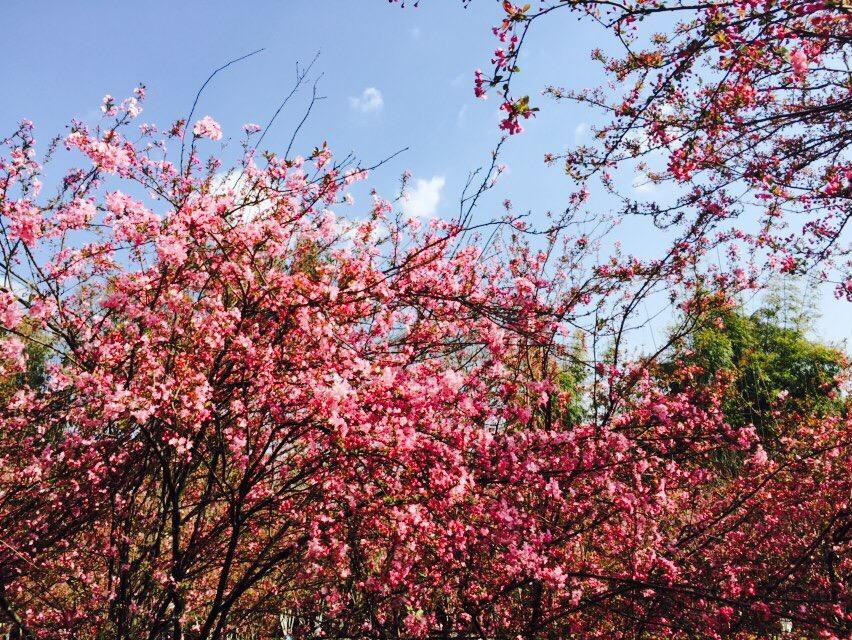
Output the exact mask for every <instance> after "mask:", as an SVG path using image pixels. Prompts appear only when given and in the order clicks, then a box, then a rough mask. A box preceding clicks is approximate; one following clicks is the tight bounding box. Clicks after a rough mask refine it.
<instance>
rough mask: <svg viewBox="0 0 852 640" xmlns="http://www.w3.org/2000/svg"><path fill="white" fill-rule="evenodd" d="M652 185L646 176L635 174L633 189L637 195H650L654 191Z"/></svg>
mask: <svg viewBox="0 0 852 640" xmlns="http://www.w3.org/2000/svg"><path fill="white" fill-rule="evenodd" d="M654 186H655V185H654V183H653V182H651V181H650V180H649V179H648V176H646V175H643V174H641V173H637V174H636V175H635V176H634V177H633V189H635V190H636V192H637V193H652V192H653V191H654Z"/></svg>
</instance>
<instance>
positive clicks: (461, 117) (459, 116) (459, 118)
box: [456, 103, 467, 127]
mask: <svg viewBox="0 0 852 640" xmlns="http://www.w3.org/2000/svg"><path fill="white" fill-rule="evenodd" d="M466 119H467V103H465V104H463V105H462V106H461V108H460V109H459V110H458V113H456V124H457V125H458V126H460V127H461V126H462V125H463V124H464V122H465V120H466Z"/></svg>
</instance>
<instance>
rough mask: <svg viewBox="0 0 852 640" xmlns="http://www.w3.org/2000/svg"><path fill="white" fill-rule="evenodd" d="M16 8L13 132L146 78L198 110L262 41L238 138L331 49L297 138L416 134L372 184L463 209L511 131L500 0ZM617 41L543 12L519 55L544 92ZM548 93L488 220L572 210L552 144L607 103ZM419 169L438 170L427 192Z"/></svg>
mask: <svg viewBox="0 0 852 640" xmlns="http://www.w3.org/2000/svg"><path fill="white" fill-rule="evenodd" d="M3 14H4V15H3V19H4V22H5V23H6V24H7V25H9V27H7V30H6V32H7V33H13V34H18V35H17V36H15V37H7V38H5V39H4V40H3V41H2V42H0V81H1V82H2V86H3V87H5V88H6V90H5V91H4V95H3V97H2V99H0V129H1V130H3V131H5V130H10V129H11V128H12V126H13V125H14V123H15V122H17V121H18V120H20V119H21V118H25V117H26V118H29V119H32V120H33V121H35V123H36V126H37V137H39V138H40V139H41V140H42V141H44V142H46V141H47V140H48V139H49V138H50V137H52V136H53V135H54V134H56V133H61V132H62V130H63V127H64V126H65V125H66V124H67V123H68V121H69V120H70V118H71V117H74V116H76V117H81V118H83V119H92V118H93V117H95V116H96V110H97V108H98V106H99V104H100V100H101V98H102V97H103V95H104V94H106V93H109V94H112V95H113V96H116V97H117V98H123V97H125V96H127V95H129V94H130V91H131V90H132V89H133V87H134V86H135V85H136V84H138V83H139V82H144V83H145V84H146V85H147V86H148V100H147V101H146V105H145V112H144V113H143V115H142V117H141V120H143V121H147V122H154V123H157V124H160V125H166V124H168V123H170V122H172V121H174V120H176V119H177V118H179V117H184V116H185V115H186V113H187V112H188V110H189V107H190V105H191V103H192V99H193V97H194V95H195V93H196V91H197V90H198V87H199V86H200V85H201V83H202V82H203V81H204V79H205V78H206V77H207V76H208V75H209V73H210V72H211V71H212V70H213V69H214V68H216V67H217V66H219V65H221V64H222V63H224V62H226V61H228V60H229V59H232V58H235V57H238V56H240V55H242V54H245V53H247V52H249V51H252V50H254V49H257V48H260V47H264V48H265V51H264V52H263V53H262V54H260V55H257V56H254V57H252V58H250V59H248V60H246V61H244V62H241V63H239V64H238V65H235V66H234V67H232V68H230V69H229V70H227V71H225V72H223V73H221V74H220V75H219V76H217V78H216V79H215V81H214V82H213V83H212V84H211V85H210V86H209V87H208V89H207V90H206V92H205V94H204V95H203V97H202V99H201V103H200V104H199V107H198V111H197V113H198V115H204V114H210V115H212V116H213V117H214V118H216V119H217V120H218V121H219V122H220V123H221V124H222V127H223V130H224V132H225V135H226V137H227V136H229V135H230V136H232V137H233V138H234V141H235V142H236V140H237V139H238V138H239V135H240V133H241V132H240V127H241V125H242V124H243V123H245V122H258V123H261V124H263V123H265V122H266V121H267V120H268V118H269V117H270V116H271V114H272V113H273V112H274V111H275V109H276V108H277V106H278V103H279V102H280V101H281V99H282V98H283V96H285V95H286V94H287V92H289V90H290V88H291V86H292V84H293V80H294V75H295V64H296V62H297V61H298V60H301V61H302V62H305V61H309V60H310V59H311V58H313V56H314V54H315V53H316V52H317V51H319V52H321V55H320V58H319V60H318V62H317V65H316V67H315V69H316V70H317V71H318V72H321V73H322V74H323V77H322V79H321V81H320V93H321V94H322V95H323V96H325V97H326V98H325V100H323V101H322V102H320V103H318V104H317V106H316V107H315V109H314V111H313V113H312V116H311V118H310V120H309V121H308V123H307V125H306V126H305V127H304V129H303V130H302V132H301V133H300V136H299V138H298V140H297V143H296V146H297V147H298V148H301V149H303V150H304V151H305V152H310V150H311V149H312V148H313V147H314V146H315V145H318V144H321V143H322V141H323V140H326V139H327V140H328V141H329V144H330V145H331V147H332V148H333V149H334V150H335V152H336V154H337V155H341V154H343V153H346V152H349V151H353V152H355V153H356V154H357V156H358V157H359V158H361V159H362V160H363V162H364V163H365V164H371V163H372V162H375V161H377V160H380V159H382V158H384V157H386V156H388V155H390V154H391V153H393V152H395V151H397V150H399V149H401V148H403V147H408V148H409V150H408V151H407V152H405V153H404V154H401V155H400V156H398V157H397V158H395V159H394V160H393V161H392V162H390V163H388V164H387V165H386V166H385V167H383V168H382V169H381V170H380V171H378V172H375V173H374V174H373V176H372V179H371V181H370V183H371V185H374V186H376V187H377V188H378V189H379V191H380V192H382V193H383V194H385V195H388V196H390V195H393V194H394V193H395V189H396V186H397V183H398V179H399V175H400V174H401V173H402V171H403V170H405V169H410V170H411V171H412V173H413V175H414V178H415V185H414V189H415V192H416V193H415V194H414V196H415V202H414V203H413V204H412V205H411V206H417V207H420V210H419V211H420V212H421V213H432V212H433V210H434V213H436V214H438V215H441V214H443V215H451V214H452V213H455V211H456V210H457V207H458V198H459V194H460V192H461V189H462V187H463V185H464V181H465V178H466V176H467V174H468V172H469V171H470V170H472V169H475V168H476V167H478V166H480V165H482V164H484V163H486V162H487V160H488V153H489V151H490V149H491V148H493V146H494V144H495V143H496V141H497V138H498V133H497V130H496V122H497V120H498V113H497V106H498V104H497V102H496V100H495V99H494V97H492V98H491V99H489V100H487V101H484V102H483V101H479V100H476V99H475V98H474V97H473V92H472V72H473V69H474V68H475V67H477V66H481V67H483V68H487V62H488V57H489V52H490V51H491V50H493V48H494V46H495V40H494V38H493V37H492V36H491V33H490V27H491V25H493V24H494V23H496V21H497V20H498V16H499V15H500V14H499V10H498V6H497V4H496V3H495V2H493V0H475V1H474V2H472V3H471V4H470V6H469V8H467V9H464V8H462V6H461V3H460V2H458V1H457V0H426V2H424V3H423V6H422V7H420V8H418V9H412V8H407V9H404V10H403V9H400V8H399V7H398V6H396V5H390V4H389V3H388V2H387V1H386V0H312V1H310V2H294V1H289V0H280V1H278V2H269V1H253V2H245V3H237V2H225V1H222V0H212V1H207V2H200V1H188V2H174V1H171V2H165V1H162V0H149V1H147V2H144V3H143V2H139V3H125V2H106V1H94V0H92V1H88V2H59V1H58V0H55V1H52V2H41V3H36V2H11V3H6V4H5V5H4V8H3ZM605 41H606V39H605V36H604V34H603V33H602V32H601V31H599V30H597V29H595V28H593V27H590V26H588V25H587V24H585V23H578V22H577V20H576V19H575V18H572V17H570V16H569V15H567V14H566V15H565V16H556V17H555V18H554V19H553V20H550V21H542V22H541V26H540V27H538V28H537V29H536V30H535V31H533V32H532V36H531V38H530V40H529V43H528V46H527V47H526V51H525V57H524V58H522V59H521V61H520V63H521V67H522V69H523V73H522V74H521V76H519V80H520V81H521V82H520V85H519V86H520V87H525V88H526V90H527V92H529V93H530V94H532V95H536V94H537V92H538V91H539V90H540V89H541V88H542V87H543V86H545V84H546V83H547V82H548V81H550V82H554V81H556V82H559V83H560V84H562V85H564V86H571V87H575V88H579V87H587V86H594V85H596V84H598V83H599V81H600V78H601V76H600V70H599V67H598V66H597V65H596V64H594V63H592V62H591V60H590V58H589V51H590V50H591V49H592V48H593V47H595V46H601V45H602V44H603V43H604V42H605ZM306 98H307V95H306V93H303V94H302V95H301V97H300V98H297V99H296V100H294V101H293V102H292V103H291V105H289V106H288V107H287V108H286V109H285V110H284V111H283V112H282V114H281V116H280V118H279V120H278V122H277V125H276V127H275V128H274V129H273V130H272V131H271V132H270V134H269V135H268V136H267V138H266V140H265V142H264V146H267V147H268V148H270V149H276V148H277V149H282V150H283V149H284V148H286V146H287V143H288V142H289V139H290V135H291V133H292V130H293V127H294V126H295V124H296V122H297V121H298V119H299V118H300V117H301V113H302V109H303V108H304V106H305V100H306ZM539 101H540V102H542V103H543V104H542V106H544V107H546V108H545V109H544V111H543V112H542V114H541V115H540V116H539V117H537V118H536V119H534V120H531V121H528V122H526V123H525V125H526V128H527V131H526V133H525V134H524V135H523V136H518V137H516V138H515V139H513V140H512V141H511V144H510V145H509V148H508V150H507V153H506V155H505V161H506V162H507V164H508V166H509V172H508V174H507V175H506V176H505V177H504V178H503V180H502V181H501V185H500V186H499V187H498V189H496V190H495V191H493V192H491V193H490V194H489V197H488V198H487V199H485V200H484V201H483V205H482V207H481V208H480V210H479V212H478V215H479V216H480V218H481V219H484V218H487V217H489V216H490V215H491V213H493V212H497V211H498V210H499V203H500V202H502V200H503V199H504V198H507V197H509V198H511V200H512V201H513V203H514V205H515V207H516V209H517V210H523V211H525V210H530V211H533V212H535V213H536V215H540V214H541V213H542V212H544V211H546V210H548V209H553V210H559V209H561V208H563V207H564V203H565V198H566V196H567V194H568V193H569V191H570V188H571V185H570V183H569V182H568V181H567V179H566V178H565V177H564V176H563V175H562V173H561V171H560V170H559V169H558V168H550V169H548V168H545V167H544V166H543V163H542V157H543V155H544V153H545V152H546V151H560V150H561V149H562V148H563V147H564V146H565V145H566V144H572V143H574V142H575V141H578V140H580V139H582V137H583V136H585V135H588V134H587V133H586V131H587V128H588V125H589V124H590V123H593V122H594V115H593V114H590V113H584V112H582V111H581V110H580V109H579V108H577V107H575V106H565V105H555V104H552V103H546V102H545V99H544V98H539ZM38 134H40V135H38ZM234 147H236V145H234ZM235 150H236V148H235ZM417 180H422V181H423V183H422V184H421V185H420V190H419V192H418V191H417V186H418V183H417V182H416V181H417ZM646 195H647V196H648V197H653V196H654V195H655V194H646ZM656 195H658V196H662V195H663V194H656ZM597 204H599V206H600V207H601V208H602V209H606V208H607V207H609V206H611V205H612V203H610V202H606V201H603V200H601V201H600V202H599V203H596V205H597ZM621 232H622V233H623V240H625V246H626V248H628V249H635V250H638V251H640V252H641V253H645V252H648V251H651V252H652V251H654V249H655V248H657V247H658V246H659V242H660V241H659V240H658V239H655V237H654V234H653V233H652V232H651V231H650V230H649V229H646V228H645V227H644V226H642V224H641V223H639V222H632V221H631V222H628V223H627V224H626V226H625V227H624V228H623V229H622V231H621ZM823 312H824V317H823V320H822V321H821V322H820V324H819V332H820V333H821V334H823V335H824V336H826V337H828V338H831V339H839V338H844V337H847V336H850V327H852V305H849V304H846V303H844V304H838V303H832V302H831V300H830V296H825V308H824V310H823Z"/></svg>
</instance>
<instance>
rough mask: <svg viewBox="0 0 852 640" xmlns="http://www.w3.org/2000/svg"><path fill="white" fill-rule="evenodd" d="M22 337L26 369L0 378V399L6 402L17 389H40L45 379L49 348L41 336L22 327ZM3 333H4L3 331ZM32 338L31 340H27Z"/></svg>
mask: <svg viewBox="0 0 852 640" xmlns="http://www.w3.org/2000/svg"><path fill="white" fill-rule="evenodd" d="M22 329H23V333H24V337H22V340H23V342H24V353H25V355H26V362H27V364H26V369H24V371H22V372H21V373H16V374H12V375H7V376H3V377H0V399H2V400H3V401H7V400H8V399H9V398H10V397H11V396H12V395H13V394H14V393H15V392H16V391H17V390H18V389H20V388H21V387H23V386H25V385H26V386H29V387H31V388H33V389H37V388H39V387H41V386H42V385H43V384H44V382H45V378H46V372H45V365H46V364H47V360H48V358H49V357H50V353H49V352H50V347H49V346H48V345H47V344H46V343H45V342H43V340H42V339H40V338H42V336H39V335H38V334H37V332H36V331H33V330H30V329H28V328H27V327H26V325H24V326H23V327H22ZM3 333H6V332H5V331H4V332H3ZM28 338H32V339H28Z"/></svg>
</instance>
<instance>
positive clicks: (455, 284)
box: [0, 8, 852, 640]
mask: <svg viewBox="0 0 852 640" xmlns="http://www.w3.org/2000/svg"><path fill="white" fill-rule="evenodd" d="M506 11H507V15H509V16H510V18H511V16H516V17H517V16H525V15H527V14H526V12H527V11H528V10H526V9H523V8H522V9H515V8H512V9H511V11H512V12H515V13H508V11H509V9H507V10H506ZM518 12H520V13H518ZM523 20H525V19H522V18H518V19H514V18H512V19H510V21H509V27H507V31H506V33H507V34H508V33H509V32H510V31H511V29H513V28H514V27H513V26H512V25H514V23H515V22H517V23H519V24H520V23H521V22H523ZM509 37H511V36H509ZM518 44H520V42H518ZM810 55H814V54H812V53H811V54H810ZM144 98H145V90H144V88H142V87H140V88H138V89H137V90H136V91H135V93H134V95H133V96H132V97H130V98H127V99H126V100H123V101H118V100H115V99H113V98H112V97H110V96H107V97H106V98H105V99H104V103H103V106H102V110H103V112H104V119H102V120H101V122H100V124H98V125H96V126H93V125H88V124H86V123H82V122H74V123H72V126H71V129H70V133H68V134H67V135H65V136H64V137H62V138H60V139H57V140H56V141H55V142H54V143H53V144H51V145H50V146H49V147H48V149H47V152H46V154H45V155H44V156H39V155H38V153H37V151H36V145H35V140H34V137H33V131H34V128H33V125H32V123H29V122H24V123H22V124H21V125H20V126H19V127H18V128H17V129H16V130H15V131H14V132H13V134H12V135H10V136H8V137H7V138H6V139H5V140H4V147H3V149H4V150H3V153H2V154H0V156H2V159H0V224H1V225H2V226H0V250H2V261H0V269H2V279H3V283H2V284H3V289H2V292H0V326H2V333H0V377H2V380H3V386H2V394H0V397H2V403H0V463H1V464H2V473H0V524H2V528H0V614H2V616H3V620H4V622H5V624H6V625H7V626H8V628H9V629H10V633H11V634H12V635H14V636H15V637H18V638H86V639H88V638H92V639H94V638H103V637H110V638H112V637H115V638H138V637H147V638H151V639H152V640H154V639H161V638H172V639H175V640H176V639H180V638H187V639H190V638H191V639H199V640H200V639H208V638H225V637H244V638H249V637H253V638H277V637H286V636H287V635H290V636H294V637H299V638H314V637H336V638H353V637H368V638H426V637H442V638H480V639H484V638H497V637H499V638H503V637H506V638H508V637H523V638H551V637H552V638H557V637H560V638H561V637H570V636H572V635H573V636H576V637H601V638H604V637H607V638H610V637H622V638H627V637H636V638H640V637H658V638H671V637H683V638H687V637H709V638H721V637H740V638H750V637H754V636H755V635H761V634H763V635H766V634H769V633H773V632H775V631H777V630H778V627H779V624H780V622H779V621H780V619H781V618H782V617H784V618H788V619H790V620H792V621H793V623H794V624H795V625H796V628H797V629H798V630H801V631H802V632H803V633H809V634H819V635H821V636H822V637H834V638H842V637H845V636H848V634H849V632H850V630H852V628H850V624H852V618H850V612H849V610H848V602H849V593H850V575H852V571H850V569H852V566H850V562H852V555H851V554H850V529H852V517H850V506H849V498H850V491H852V480H850V477H849V474H848V468H849V465H850V462H852V450H850V442H852V439H850V437H849V436H850V433H849V431H850V426H852V423H850V419H849V417H848V416H849V413H848V411H837V412H833V413H831V414H828V415H821V414H820V415H806V416H801V415H797V416H796V417H795V420H796V425H795V426H790V427H789V428H784V429H779V433H784V434H789V435H787V436H785V440H784V443H783V444H784V446H783V447H776V448H773V449H772V450H771V451H768V452H767V449H766V448H765V447H764V446H763V444H762V442H761V435H760V434H759V433H758V432H757V431H756V430H755V428H754V426H753V425H750V424H739V423H735V424H732V421H729V420H727V419H726V416H725V412H724V407H723V403H724V400H725V398H726V393H727V392H728V391H729V389H730V387H731V385H732V382H733V381H732V380H731V379H729V378H728V377H726V375H725V373H724V372H715V371H707V370H704V369H702V368H701V366H700V365H699V364H698V363H696V362H694V361H691V360H690V354H688V353H682V352H681V351H679V350H678V348H677V347H678V345H679V344H680V342H679V341H682V340H683V339H684V338H685V337H686V336H688V335H690V333H691V332H692V331H693V330H694V329H695V327H696V326H700V323H701V322H702V321H703V320H704V319H706V317H707V314H708V313H710V310H711V309H717V308H725V307H726V305H730V303H731V296H732V295H733V294H734V293H735V292H736V291H738V290H742V289H748V288H751V287H754V286H755V284H754V283H755V276H754V275H753V274H750V273H749V272H748V271H747V269H734V270H732V272H731V273H722V272H719V270H717V269H710V268H708V267H706V266H705V265H704V260H703V257H704V256H705V255H706V252H707V250H708V247H709V246H710V243H709V241H708V240H707V237H708V234H709V232H710V230H712V229H714V228H715V226H714V225H715V224H716V218H714V217H713V216H698V217H697V218H695V219H693V220H691V221H690V223H689V224H687V225H685V226H686V229H685V230H683V231H682V232H681V235H680V236H679V239H678V241H677V242H675V243H674V244H673V245H672V247H671V248H670V249H669V250H668V251H667V253H666V254H665V255H663V256H658V257H655V258H652V259H647V260H642V259H639V258H637V257H635V256H632V255H629V254H624V253H623V252H622V251H621V250H618V249H617V250H615V251H613V253H612V255H611V257H609V258H608V259H606V260H603V261H600V260H598V259H597V258H596V255H597V254H598V252H599V251H600V250H601V247H602V246H603V245H602V242H601V241H602V239H603V238H605V237H607V234H609V233H610V231H611V223H612V221H611V220H608V219H606V217H604V216H600V217H598V218H596V219H595V220H594V221H589V220H585V219H583V218H582V217H579V216H577V215H576V212H573V211H571V212H568V213H566V214H565V215H564V216H561V217H559V218H556V219H552V220H548V221H547V222H546V223H544V224H543V225H539V226H538V227H533V226H532V225H530V224H529V222H528V221H527V220H524V219H523V218H522V217H521V216H516V215H514V214H513V213H512V212H511V207H510V206H508V205H507V207H506V208H507V212H506V213H505V215H503V216H501V217H499V218H496V219H494V220H493V221H491V222H488V223H485V224H482V225H478V226H475V225H471V224H470V215H469V213H470V207H472V206H474V205H475V204H476V202H477V200H478V196H479V195H480V194H481V193H482V189H480V191H475V192H473V193H472V195H466V196H465V197H464V199H463V201H462V207H461V212H460V215H459V216H458V217H457V218H455V219H453V220H444V219H435V220H431V221H423V220H419V219H417V218H411V217H407V216H405V215H403V214H402V213H399V212H397V211H396V210H395V207H394V201H393V200H386V199H383V198H382V197H381V196H379V194H377V193H373V194H372V201H371V202H369V203H367V204H366V205H364V204H361V205H359V203H358V201H356V200H355V199H354V198H353V197H352V195H351V194H350V193H349V191H350V189H349V187H350V186H351V185H352V184H353V183H355V182H360V181H364V180H366V179H368V177H369V172H370V171H371V170H373V169H375V167H368V166H364V165H362V164H359V163H357V162H355V161H354V160H353V159H352V158H350V157H347V158H344V159H342V160H336V159H335V156H334V154H333V150H332V149H330V148H329V147H328V145H327V144H322V145H318V146H317V147H316V148H315V150H314V151H313V153H311V154H309V155H308V157H301V156H293V155H291V154H290V149H287V150H286V151H285V152H284V153H283V154H281V153H274V152H272V151H265V152H262V151H260V149H259V145H260V142H261V141H262V135H263V133H262V132H263V129H262V128H261V127H258V126H257V125H252V124H248V125H246V126H245V127H244V134H245V135H244V136H243V137H242V139H241V146H240V150H241V154H240V157H239V158H237V159H236V161H229V160H228V159H227V152H226V150H222V149H220V148H218V147H219V145H217V144H216V143H218V142H220V141H221V140H223V139H224V138H225V136H226V135H227V133H228V132H227V131H223V129H222V127H221V126H220V125H219V124H218V123H217V122H216V120H215V119H214V118H213V117H211V116H203V117H200V118H193V113H194V109H193V113H191V114H190V116H189V117H187V118H185V119H182V120H179V121H177V122H176V123H174V124H173V125H172V126H170V127H167V128H166V129H165V130H163V131H160V130H158V129H157V128H156V127H154V126H153V125H149V124H142V125H139V126H136V123H137V118H138V116H139V114H140V113H141V110H142V105H143V102H144ZM509 104H510V105H512V104H515V105H517V104H518V103H517V102H510V103H509ZM520 104H521V105H522V108H523V109H524V110H527V109H528V110H530V111H529V112H531V109H533V108H534V107H531V106H529V103H528V102H523V101H522V102H521V103H520ZM518 108H519V109H520V108H521V107H518ZM519 113H520V112H519ZM523 113H527V111H523ZM509 115H510V117H511V110H510V112H509ZM521 117H523V114H521ZM516 120H517V118H516ZM63 152H65V153H68V154H69V157H71V158H72V159H73V160H72V162H73V163H74V164H75V165H79V166H78V167H77V168H72V169H70V170H68V171H66V172H64V174H63V175H62V176H61V177H60V179H59V180H58V182H57V186H56V188H55V190H53V191H51V190H50V189H45V187H44V186H43V184H42V182H43V180H46V179H47V176H48V172H47V171H46V169H45V168H44V166H43V165H44V164H46V161H49V160H50V159H51V158H52V157H53V156H54V155H56V154H59V153H63ZM708 170H709V169H708ZM495 172H499V168H497V167H496V165H494V166H492V169H491V170H490V171H489V172H488V175H487V176H486V181H485V182H484V183H483V184H485V185H486V187H484V188H487V185H488V184H490V182H489V181H490V180H491V179H492V178H493V176H494V173H495ZM403 186H405V180H403ZM711 195H712V194H708V197H710V196H711ZM581 200H582V197H578V203H579V202H580V201H581ZM359 206H360V207H362V208H360V209H359ZM341 210H345V211H350V212H351V213H348V214H341V213H340V212H341ZM335 211H337V213H336V212H335ZM663 288H666V289H667V290H668V291H669V293H670V296H671V297H670V302H671V308H672V310H673V315H674V316H675V326H674V327H673V330H672V334H671V336H670V339H669V340H668V341H667V343H666V344H664V345H660V346H659V347H657V348H656V349H655V350H654V352H652V353H648V354H639V355H631V354H630V352H629V351H628V348H627V342H628V334H629V331H630V328H631V327H632V326H633V323H635V322H636V318H637V315H638V309H639V306H640V304H641V302H642V300H644V299H646V297H647V296H648V295H651V293H653V292H655V291H660V290H662V289H663ZM577 335H580V336H582V337H581V338H579V339H578V341H576V342H572V337H574V336H577ZM664 355H665V356H666V359H663V358H662V356H664ZM566 371H571V372H573V373H571V376H570V377H569V378H566V376H565V375H564V374H565V372H566ZM34 372H35V373H34ZM36 374H37V375H36ZM566 380H568V382H565V381H566ZM560 381H563V383H562V384H560ZM835 382H836V385H835V386H832V392H834V393H836V391H835V390H836V389H840V388H843V385H844V384H845V380H843V379H842V376H840V375H838V380H836V381H835ZM779 402H781V399H779ZM778 411H779V420H783V406H782V405H779V407H778ZM723 459H724V460H730V459H734V460H736V472H735V473H732V472H731V465H730V464H726V465H723V464H720V460H723Z"/></svg>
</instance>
